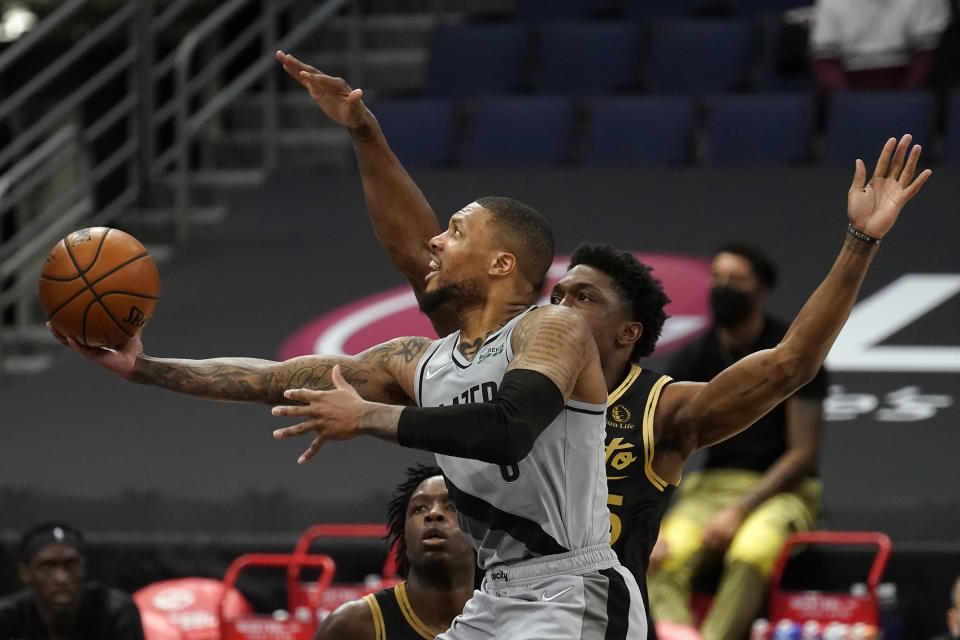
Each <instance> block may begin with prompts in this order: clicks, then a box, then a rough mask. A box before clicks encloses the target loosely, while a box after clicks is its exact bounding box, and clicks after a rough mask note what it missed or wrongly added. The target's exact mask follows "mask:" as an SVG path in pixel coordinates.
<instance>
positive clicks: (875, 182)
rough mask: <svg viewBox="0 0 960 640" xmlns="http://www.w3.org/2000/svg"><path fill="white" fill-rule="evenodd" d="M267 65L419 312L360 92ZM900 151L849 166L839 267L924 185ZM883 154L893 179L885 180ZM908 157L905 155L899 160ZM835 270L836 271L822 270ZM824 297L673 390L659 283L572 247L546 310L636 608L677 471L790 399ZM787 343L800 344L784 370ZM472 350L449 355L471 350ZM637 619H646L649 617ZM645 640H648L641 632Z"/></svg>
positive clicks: (427, 234)
mask: <svg viewBox="0 0 960 640" xmlns="http://www.w3.org/2000/svg"><path fill="white" fill-rule="evenodd" d="M277 60H278V61H279V62H280V63H281V64H282V65H283V67H284V69H285V70H286V71H287V73H288V74H289V75H290V76H291V77H293V78H294V79H296V80H297V81H298V82H300V83H301V84H302V85H303V86H304V88H306V89H307V91H308V92H309V93H310V95H311V97H312V98H313V99H314V101H315V102H316V103H317V104H318V106H320V107H321V109H323V111H324V112H325V113H326V114H327V115H328V116H329V117H330V118H331V119H332V120H334V121H335V122H337V123H338V124H340V125H342V126H344V127H345V128H347V130H348V131H349V132H350V135H351V139H352V141H353V147H354V150H355V152H356V156H357V160H358V164H359V168H360V175H361V179H362V182H363V190H364V197H365V199H366V203H367V209H368V212H369V214H370V218H371V220H372V222H373V227H374V231H375V233H376V235H377V238H378V239H379V240H380V243H381V244H382V245H383V247H384V249H386V251H387V253H388V255H389V257H390V259H391V260H392V262H393V264H394V265H395V266H396V268H397V269H398V270H399V271H400V272H401V273H402V274H403V275H404V276H405V277H406V278H407V279H408V281H409V282H410V283H411V285H412V287H413V290H414V292H415V294H416V295H417V298H418V300H420V299H421V298H422V296H423V293H424V284H423V282H424V280H423V278H424V275H425V272H426V270H427V267H426V264H427V257H426V254H427V241H428V239H429V238H431V237H432V236H433V235H435V234H436V233H437V231H438V229H439V226H438V224H437V221H436V217H435V215H434V213H433V210H432V209H431V208H430V205H429V203H428V202H427V201H426V199H425V198H424V196H423V194H422V193H421V192H420V190H419V189H418V188H417V186H416V184H415V183H414V182H413V181H412V179H411V178H410V177H409V175H408V174H407V173H406V171H405V170H404V169H403V167H402V165H401V164H400V163H399V161H398V160H397V158H396V156H394V154H393V153H392V152H391V151H390V148H389V145H388V144H387V141H386V139H385V137H384V135H383V133H382V131H381V130H380V128H379V125H378V124H377V122H376V118H375V117H374V116H373V114H371V113H370V111H369V110H368V109H366V107H365V106H364V104H363V101H362V91H360V90H358V89H351V88H350V87H349V86H348V85H347V83H346V82H345V81H344V80H342V79H340V78H333V77H330V76H327V75H325V74H323V73H322V72H320V71H318V70H317V69H315V68H313V67H311V66H309V65H306V64H304V63H302V62H300V61H299V60H297V59H296V58H295V57H293V56H291V55H289V54H285V53H283V52H278V53H277ZM909 142H910V139H909V137H905V138H904V139H902V140H901V141H900V144H899V145H896V144H895V141H888V142H887V144H886V146H885V147H884V151H883V153H882V154H881V157H880V160H879V162H878V164H877V167H876V171H875V172H874V176H873V178H872V179H871V181H870V183H869V185H867V184H866V170H865V167H864V166H863V164H862V163H861V162H860V161H859V160H858V161H857V170H856V172H855V175H854V183H853V186H851V189H850V192H849V196H848V212H849V214H850V220H851V230H852V231H851V233H850V234H848V236H847V238H846V240H845V247H844V251H842V252H841V258H843V255H844V253H847V252H850V253H854V254H861V253H863V252H864V251H867V252H870V253H871V254H872V252H874V251H875V249H876V245H877V243H875V242H872V241H871V238H867V239H866V240H864V239H863V237H862V234H861V233H860V232H861V231H863V230H864V227H861V226H859V224H861V223H860V221H859V217H860V216H861V215H862V214H863V213H865V212H866V211H869V210H872V209H873V208H874V207H875V206H877V205H878V203H879V201H880V199H881V198H882V197H883V195H884V193H886V192H889V191H888V190H889V189H891V188H892V189H893V190H894V191H895V192H898V193H899V192H900V190H901V189H902V188H903V187H907V185H910V186H909V187H908V188H909V189H910V191H909V193H906V192H903V193H900V194H899V195H896V196H894V197H895V198H896V199H898V201H899V202H900V205H899V206H902V205H903V204H905V202H906V200H907V199H909V197H912V195H913V194H914V193H916V189H915V188H914V187H916V188H919V187H920V186H921V185H922V183H923V180H925V177H926V176H929V174H928V173H925V174H921V175H920V176H918V178H917V181H916V182H914V183H913V184H911V182H910V181H911V179H912V177H913V169H912V168H911V169H910V170H909V171H907V172H905V173H904V174H903V175H902V176H901V174H900V171H899V169H900V167H902V166H903V161H904V159H905V158H906V156H907V149H908V147H909ZM894 148H896V155H895V156H894V158H893V163H892V164H893V167H894V172H893V173H892V177H891V178H889V179H886V180H885V174H886V170H887V168H888V166H889V165H890V156H891V154H892V153H893V151H894ZM914 153H917V151H916V149H915V150H914V151H913V152H912V153H911V155H910V158H911V160H912V158H913V154H914ZM898 177H899V178H900V179H899V180H897V178H898ZM875 195H876V196H877V198H876V200H875V199H874V198H875ZM903 196H906V198H903ZM855 219H856V224H855ZM887 228H889V227H887ZM884 232H885V230H884ZM879 235H882V234H879ZM841 261H842V260H841ZM839 265H840V261H838V264H837V265H835V267H834V268H835V269H837V266H839ZM822 287H823V285H821V288H822ZM818 294H825V297H824V296H819V300H816V304H814V300H815V298H817V297H818ZM833 295H834V293H832V292H831V293H828V292H827V291H825V290H824V291H821V290H818V292H817V293H816V294H814V297H812V298H811V300H810V301H809V302H808V304H807V305H806V307H805V308H804V311H802V312H801V314H800V315H799V316H798V318H797V320H796V321H795V322H794V324H793V326H791V330H790V333H788V335H787V336H786V337H785V338H784V341H783V342H782V343H781V345H780V346H778V347H777V348H776V349H772V350H768V351H765V352H762V353H761V354H758V355H755V356H752V357H749V358H745V359H743V360H741V361H740V362H738V363H737V364H735V365H734V366H732V367H730V368H729V369H728V370H726V371H724V372H723V373H722V374H720V375H719V376H717V377H716V378H715V379H714V380H712V381H711V382H710V383H693V382H680V381H677V382H674V381H673V380H672V379H671V378H670V377H669V376H666V375H663V374H661V373H658V372H655V371H651V370H649V369H644V368H642V367H641V366H640V365H639V362H640V360H641V359H642V358H644V357H645V356H648V355H649V354H650V353H652V352H653V349H654V347H655V345H656V341H657V339H658V338H659V336H660V332H661V329H662V327H663V323H664V322H665V320H666V313H665V312H664V307H665V306H666V305H667V303H668V302H669V298H667V296H666V295H665V294H664V292H663V289H662V287H661V285H660V282H659V281H658V280H656V279H655V278H653V276H652V275H651V274H650V269H649V268H648V267H646V266H645V265H643V264H641V263H640V262H639V261H637V260H636V259H635V258H634V257H633V256H632V255H631V254H629V253H628V252H626V251H619V250H617V249H614V248H612V247H609V246H603V245H582V246H580V247H578V248H577V249H576V250H575V251H574V254H573V256H572V258H571V266H570V269H569V271H568V272H567V273H566V274H565V275H564V276H563V278H561V279H560V281H559V282H558V283H557V285H556V286H555V287H554V289H553V291H552V292H551V295H550V300H551V302H552V303H554V304H559V305H563V306H567V307H570V308H573V309H575V310H577V311H578V312H580V314H581V315H583V316H584V317H585V318H586V320H587V323H588V324H589V325H590V328H591V332H592V333H593V336H594V340H595V342H596V344H597V348H598V350H599V353H600V361H601V367H602V369H603V374H604V378H605V381H606V384H607V390H608V394H609V395H608V400H607V437H606V451H605V456H606V464H607V482H608V489H609V496H608V506H609V508H610V512H611V544H612V546H613V548H614V550H615V551H616V552H617V555H618V556H619V558H620V560H621V562H622V563H623V565H624V566H625V567H627V568H628V569H630V571H631V572H633V574H634V575H635V577H636V578H637V581H638V583H639V585H640V588H641V591H642V592H643V594H644V601H645V604H646V603H647V602H648V600H647V596H646V579H645V578H646V571H647V568H648V564H649V558H650V552H651V550H652V548H653V545H654V543H655V542H656V539H657V532H658V530H659V525H660V521H661V519H662V517H663V514H664V512H665V510H666V507H667V505H668V503H669V501H670V497H671V495H672V492H673V490H674V488H675V487H676V485H677V483H678V482H679V480H680V476H681V473H682V470H683V467H684V464H685V463H686V461H687V459H688V458H689V457H690V456H691V455H692V454H693V453H694V452H695V451H696V450H698V449H701V448H704V447H707V446H710V445H712V444H715V443H717V442H720V441H722V440H724V439H726V438H729V437H731V436H733V435H735V434H737V433H739V432H740V431H742V430H743V429H744V428H746V427H747V426H749V425H750V424H752V423H753V422H754V421H756V420H757V419H758V418H760V417H761V416H763V415H764V414H765V413H766V412H767V411H769V410H770V409H772V408H773V407H774V406H776V405H777V404H779V403H780V401H782V400H783V399H784V398H786V397H788V396H789V395H790V394H791V393H792V392H793V391H795V390H796V388H797V386H796V385H784V384H783V383H782V382H779V383H777V382H775V380H776V379H778V378H780V377H781V376H782V375H783V374H784V373H786V371H787V370H791V369H794V368H810V369H811V370H812V371H814V372H815V371H816V370H818V369H819V367H820V365H821V364H822V362H823V359H824V358H825V357H826V354H827V351H828V350H829V345H830V344H832V341H833V339H834V338H835V337H836V335H837V333H839V329H840V327H841V326H842V322H843V320H842V319H839V318H835V319H834V320H832V321H829V322H825V323H824V326H822V327H821V328H820V330H824V329H826V325H828V324H831V325H833V326H832V327H831V328H830V329H829V330H825V331H824V332H823V334H822V335H823V337H824V339H825V340H827V342H825V343H823V344H820V345H817V344H815V343H813V342H806V341H805V340H803V339H800V340H798V338H799V336H800V335H802V334H803V333H805V332H806V331H808V330H809V329H810V324H811V319H810V314H811V313H817V314H819V313H823V312H824V311H825V308H823V307H820V304H821V303H825V304H831V303H829V302H827V300H830V299H831V297H832V296H833ZM850 302H851V304H852V300H851V301H850ZM843 304H846V302H844V303H843ZM428 315H429V317H430V320H431V322H432V323H433V325H434V328H435V329H436V331H437V334H438V335H440V336H444V335H447V334H448V333H450V332H451V331H452V330H454V329H455V328H456V323H457V320H456V315H455V313H454V312H453V310H452V309H450V308H444V307H440V308H434V309H431V311H430V313H429V314H428ZM834 323H835V324H834ZM798 342H804V343H805V344H804V345H803V347H802V348H801V349H800V350H799V351H797V352H794V353H793V354H792V355H790V356H787V357H786V358H784V356H786V353H787V352H790V351H793V349H794V345H796V344H797V343H798ZM481 344H482V341H480V342H478V343H477V344H476V345H461V347H465V348H479V347H480V345H481ZM647 614H648V617H649V607H647ZM649 634H650V635H651V636H653V635H654V627H653V626H652V624H651V625H650V627H649Z"/></svg>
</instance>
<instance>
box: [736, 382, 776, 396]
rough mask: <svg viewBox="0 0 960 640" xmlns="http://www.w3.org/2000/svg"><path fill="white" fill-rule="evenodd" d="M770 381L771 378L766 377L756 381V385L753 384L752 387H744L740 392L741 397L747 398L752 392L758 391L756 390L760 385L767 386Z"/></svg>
mask: <svg viewBox="0 0 960 640" xmlns="http://www.w3.org/2000/svg"><path fill="white" fill-rule="evenodd" d="M769 382H770V378H764V379H763V380H761V381H759V382H757V383H756V384H755V385H753V386H752V387H750V388H748V389H744V390H743V391H741V392H740V397H741V398H746V397H747V396H749V395H750V394H751V393H753V392H754V391H756V390H757V389H759V388H760V387H763V386H766V384H767V383H769Z"/></svg>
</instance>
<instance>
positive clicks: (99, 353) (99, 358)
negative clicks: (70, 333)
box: [47, 322, 143, 380]
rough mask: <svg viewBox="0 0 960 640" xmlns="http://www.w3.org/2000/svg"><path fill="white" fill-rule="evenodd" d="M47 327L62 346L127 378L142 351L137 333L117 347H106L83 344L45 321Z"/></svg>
mask: <svg viewBox="0 0 960 640" xmlns="http://www.w3.org/2000/svg"><path fill="white" fill-rule="evenodd" d="M47 328H48V329H50V332H51V333H52V334H53V335H54V337H55V338H56V339H57V340H59V341H60V343H61V344H63V346H65V347H67V348H68V349H72V350H73V351H76V352H77V353H79V354H80V355H82V356H83V357H84V358H86V359H88V360H91V361H93V362H96V363H97V364H99V365H100V366H101V367H103V368H104V369H106V370H107V371H110V372H112V373H115V374H117V375H118V376H120V377H122V378H126V379H128V380H129V379H130V377H131V376H132V375H133V369H134V366H135V365H136V363H137V358H138V357H140V355H141V354H142V353H143V342H142V341H141V340H140V335H139V334H137V335H135V336H133V337H132V338H130V339H129V340H127V341H126V343H124V345H123V346H122V347H120V348H119V349H106V348H103V347H87V346H84V345H82V344H80V343H79V342H77V341H76V340H74V339H73V338H70V337H67V336H65V335H63V334H62V333H60V332H59V331H57V330H56V329H54V328H53V327H52V326H51V325H50V323H49V322H48V323H47Z"/></svg>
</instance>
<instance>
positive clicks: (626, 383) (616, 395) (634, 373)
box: [607, 364, 643, 407]
mask: <svg viewBox="0 0 960 640" xmlns="http://www.w3.org/2000/svg"><path fill="white" fill-rule="evenodd" d="M641 371H643V368H642V367H640V366H639V365H636V364H632V365H630V373H628V374H627V377H626V378H624V379H623V382H621V383H620V386H618V387H617V388H616V389H614V390H613V391H612V392H611V393H610V395H609V396H607V406H608V407H609V406H610V405H612V404H613V403H614V402H616V401H617V400H619V399H620V396H622V395H623V394H624V393H626V392H627V389H629V388H630V385H632V384H633V383H634V382H636V381H637V377H638V376H639V375H640V372H641Z"/></svg>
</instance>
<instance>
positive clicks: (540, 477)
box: [416, 307, 610, 569]
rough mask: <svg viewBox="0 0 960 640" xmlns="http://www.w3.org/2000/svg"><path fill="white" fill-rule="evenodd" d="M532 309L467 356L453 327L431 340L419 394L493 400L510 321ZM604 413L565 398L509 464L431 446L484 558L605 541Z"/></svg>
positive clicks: (508, 354) (489, 562)
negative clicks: (518, 458) (442, 452)
mask: <svg viewBox="0 0 960 640" xmlns="http://www.w3.org/2000/svg"><path fill="white" fill-rule="evenodd" d="M531 310H532V307H531V309H528V310H527V311H526V312H524V313H522V314H520V315H519V316H517V317H516V318H513V319H512V320H511V321H510V322H508V323H507V324H506V325H504V327H503V328H501V329H500V330H499V331H497V332H496V333H494V334H493V335H491V336H490V337H489V338H487V341H486V343H485V344H484V345H483V347H481V349H480V351H479V352H478V353H477V355H476V357H475V358H474V359H473V361H472V362H470V361H468V360H466V359H465V358H464V357H463V356H462V355H461V354H460V352H459V351H458V350H457V348H456V347H457V343H458V341H459V338H460V334H459V332H457V333H453V334H451V335H449V336H447V337H446V338H443V339H440V340H437V341H436V342H434V343H433V345H432V346H431V347H430V349H428V350H427V352H426V355H424V356H423V358H422V359H421V360H420V362H419V363H418V364H417V372H416V394H417V398H416V400H417V403H418V404H419V405H420V406H424V407H436V406H442V405H450V404H464V403H468V402H491V401H492V400H493V399H494V398H495V397H496V394H497V388H498V387H499V385H500V381H501V380H502V379H503V374H504V373H505V372H506V370H507V365H508V364H509V363H510V360H512V359H513V350H512V348H511V346H510V336H511V334H512V332H513V328H514V327H515V326H516V325H517V322H519V321H520V319H521V318H522V317H523V316H525V315H526V314H527V313H529V312H530V311H531ZM605 415H606V406H605V405H602V404H587V403H584V402H577V401H574V400H568V401H567V403H566V406H565V407H564V410H563V411H562V412H561V413H560V415H558V416H557V417H556V418H555V419H554V420H553V422H551V423H550V424H549V425H548V426H547V428H546V429H545V430H544V431H543V433H541V434H540V436H539V437H538V438H537V440H536V442H535V443H534V445H533V450H532V451H531V452H530V453H529V454H528V455H527V457H526V458H524V459H523V460H521V461H520V462H519V463H518V464H516V465H510V466H497V465H495V464H489V463H486V462H480V461H478V460H468V459H465V458H456V457H451V456H445V455H437V463H438V464H439V466H440V468H441V469H442V470H443V473H444V475H445V476H446V479H447V486H448V489H449V491H450V496H451V498H452V499H453V502H454V504H455V505H456V506H457V512H458V514H459V517H460V528H461V529H462V530H463V532H464V534H465V535H466V536H467V539H468V540H469V541H470V542H471V543H472V544H473V546H474V548H475V549H476V550H477V553H478V556H479V562H480V566H481V567H483V568H484V569H486V568H489V567H491V566H493V565H495V564H499V563H503V562H513V561H517V560H523V559H527V558H533V557H538V556H544V555H550V554H555V553H564V552H566V551H573V550H575V549H582V548H584V547H590V546H593V545H597V544H603V543H608V542H609V540H610V529H609V527H610V513H609V511H608V510H607V503H606V498H607V484H606V476H605V471H604V466H603V460H604V454H603V438H604V430H605V422H604V418H605ZM458 428H460V426H459V425H457V424H450V429H458Z"/></svg>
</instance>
